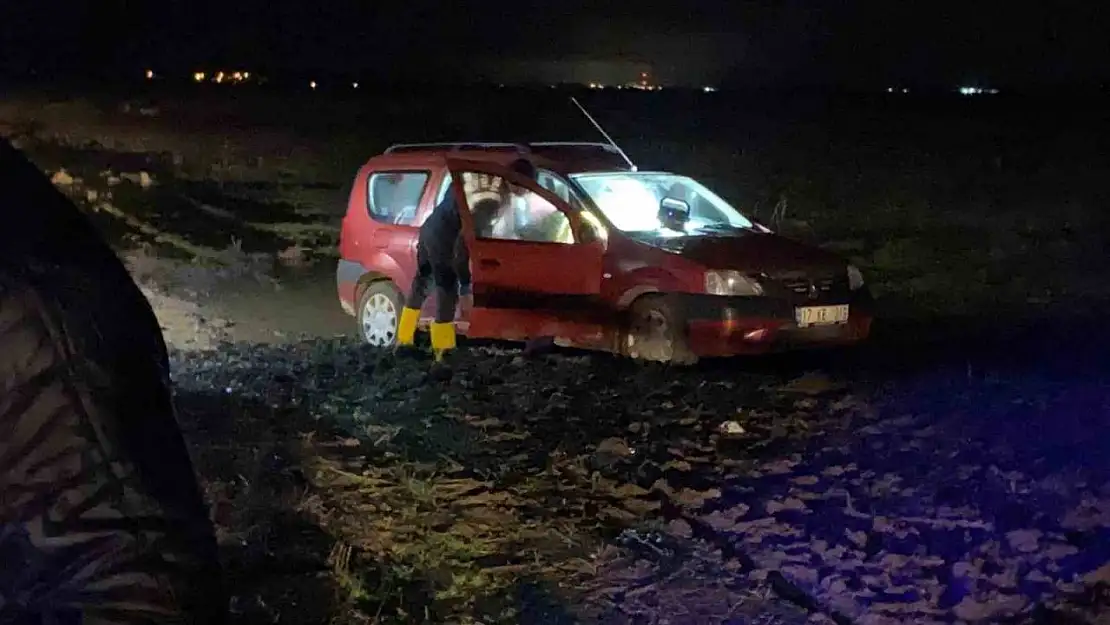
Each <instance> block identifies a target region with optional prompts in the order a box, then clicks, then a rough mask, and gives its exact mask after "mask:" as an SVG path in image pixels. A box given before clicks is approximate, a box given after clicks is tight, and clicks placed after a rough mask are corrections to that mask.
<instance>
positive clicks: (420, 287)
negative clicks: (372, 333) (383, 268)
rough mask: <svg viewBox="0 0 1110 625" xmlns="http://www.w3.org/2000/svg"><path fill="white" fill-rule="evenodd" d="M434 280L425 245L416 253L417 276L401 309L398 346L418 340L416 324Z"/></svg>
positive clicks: (398, 324)
mask: <svg viewBox="0 0 1110 625" xmlns="http://www.w3.org/2000/svg"><path fill="white" fill-rule="evenodd" d="M431 280H432V265H431V263H429V262H428V259H427V258H425V254H424V251H423V247H421V248H420V249H418V251H417V253H416V276H415V277H413V279H412V288H411V289H409V296H408V298H406V300H405V307H404V308H402V309H401V318H400V320H398V322H397V346H398V347H408V346H411V345H412V344H413V342H415V340H416V324H417V323H418V322H419V321H420V308H421V307H422V306H423V305H424V300H426V299H428V286H429V283H430V282H431Z"/></svg>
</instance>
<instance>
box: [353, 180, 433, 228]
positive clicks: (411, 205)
mask: <svg viewBox="0 0 1110 625" xmlns="http://www.w3.org/2000/svg"><path fill="white" fill-rule="evenodd" d="M429 177H430V174H429V172H426V171H379V172H375V173H373V174H371V175H370V179H369V180H368V181H367V183H366V184H367V193H366V205H367V206H366V208H367V210H368V211H369V213H370V218H371V219H373V220H374V221H380V222H382V223H387V224H394V225H398V226H408V225H412V224H414V223H415V222H416V212H417V209H418V208H419V207H420V198H422V197H424V187H426V186H427V185H428V178H429Z"/></svg>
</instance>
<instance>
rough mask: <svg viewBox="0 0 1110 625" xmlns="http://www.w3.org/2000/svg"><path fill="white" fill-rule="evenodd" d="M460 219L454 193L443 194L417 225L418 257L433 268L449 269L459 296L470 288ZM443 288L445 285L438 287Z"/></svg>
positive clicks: (467, 255) (467, 249)
mask: <svg viewBox="0 0 1110 625" xmlns="http://www.w3.org/2000/svg"><path fill="white" fill-rule="evenodd" d="M462 228H463V226H462V218H461V217H460V216H459V208H458V203H457V202H456V201H455V194H454V190H453V189H452V191H451V192H448V193H447V196H446V197H444V198H443V201H441V202H440V203H439V204H438V205H437V206H436V207H435V208H434V209H432V213H431V214H430V215H428V218H427V219H425V220H424V223H423V224H422V225H421V226H420V238H419V241H418V245H419V246H420V248H421V249H420V251H419V254H420V257H421V258H423V259H426V260H427V262H429V263H430V264H431V265H432V266H433V267H448V266H449V267H452V268H453V269H454V271H455V276H456V277H457V278H458V281H459V293H460V294H462V295H466V294H469V293H470V289H471V275H470V250H469V248H468V247H467V245H466V238H465V237H464V236H463V232H462ZM442 286H446V285H442Z"/></svg>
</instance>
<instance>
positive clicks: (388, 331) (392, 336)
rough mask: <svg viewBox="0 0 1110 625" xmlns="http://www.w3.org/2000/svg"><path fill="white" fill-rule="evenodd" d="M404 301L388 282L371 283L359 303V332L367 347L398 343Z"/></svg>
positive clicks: (387, 345) (388, 345)
mask: <svg viewBox="0 0 1110 625" xmlns="http://www.w3.org/2000/svg"><path fill="white" fill-rule="evenodd" d="M403 306H404V300H403V299H402V298H401V292H400V291H398V290H397V287H395V286H393V283H392V282H390V281H388V280H381V281H378V282H374V283H371V284H370V286H368V287H366V290H365V291H363V293H362V297H360V298H359V301H358V317H357V318H358V332H359V336H361V337H362V340H363V341H365V342H366V344H367V345H372V346H374V347H390V346H392V345H393V344H394V343H396V342H397V321H398V320H399V319H400V318H401V308H402V307H403Z"/></svg>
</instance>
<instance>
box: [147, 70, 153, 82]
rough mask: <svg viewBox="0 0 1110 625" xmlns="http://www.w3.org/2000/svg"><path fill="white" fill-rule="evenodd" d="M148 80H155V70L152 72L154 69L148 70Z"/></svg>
mask: <svg viewBox="0 0 1110 625" xmlns="http://www.w3.org/2000/svg"><path fill="white" fill-rule="evenodd" d="M146 79H147V80H153V79H154V70H152V69H148V70H146Z"/></svg>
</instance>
